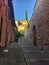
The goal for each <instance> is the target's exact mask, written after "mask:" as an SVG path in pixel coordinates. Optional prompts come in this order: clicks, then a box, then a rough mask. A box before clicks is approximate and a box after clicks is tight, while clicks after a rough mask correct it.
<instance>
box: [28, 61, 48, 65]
mask: <svg viewBox="0 0 49 65" xmlns="http://www.w3.org/2000/svg"><path fill="white" fill-rule="evenodd" d="M29 65H49V61H40V62H29Z"/></svg>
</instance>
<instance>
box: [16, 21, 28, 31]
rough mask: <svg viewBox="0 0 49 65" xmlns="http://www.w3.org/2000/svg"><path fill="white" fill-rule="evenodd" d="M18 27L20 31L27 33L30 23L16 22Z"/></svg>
mask: <svg viewBox="0 0 49 65" xmlns="http://www.w3.org/2000/svg"><path fill="white" fill-rule="evenodd" d="M15 24H16V27H17V29H18V31H19V32H20V31H26V30H27V27H28V21H27V20H16V21H15Z"/></svg>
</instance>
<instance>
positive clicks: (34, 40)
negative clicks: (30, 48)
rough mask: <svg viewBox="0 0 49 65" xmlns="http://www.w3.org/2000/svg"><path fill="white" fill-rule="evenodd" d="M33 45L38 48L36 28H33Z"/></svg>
mask: <svg viewBox="0 0 49 65" xmlns="http://www.w3.org/2000/svg"><path fill="white" fill-rule="evenodd" d="M33 45H35V46H37V39H36V27H35V25H34V26H33Z"/></svg>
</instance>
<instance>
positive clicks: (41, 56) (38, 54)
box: [24, 52, 49, 60]
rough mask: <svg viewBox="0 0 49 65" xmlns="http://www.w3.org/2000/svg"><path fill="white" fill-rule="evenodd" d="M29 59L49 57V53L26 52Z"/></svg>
mask: <svg viewBox="0 0 49 65" xmlns="http://www.w3.org/2000/svg"><path fill="white" fill-rule="evenodd" d="M24 55H25V57H26V59H27V60H30V59H49V54H47V53H43V52H31V53H29V52H25V53H24Z"/></svg>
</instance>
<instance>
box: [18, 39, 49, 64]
mask: <svg viewBox="0 0 49 65" xmlns="http://www.w3.org/2000/svg"><path fill="white" fill-rule="evenodd" d="M20 40H21V42H20V43H21V44H20V43H19V46H20V48H21V50H22V53H23V56H24V57H25V60H26V62H27V65H49V54H48V53H47V52H45V51H44V50H41V49H40V48H39V47H36V46H33V45H32V44H31V43H30V42H29V41H28V40H26V41H27V42H26V41H25V39H24V38H23V42H22V39H20Z"/></svg>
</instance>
